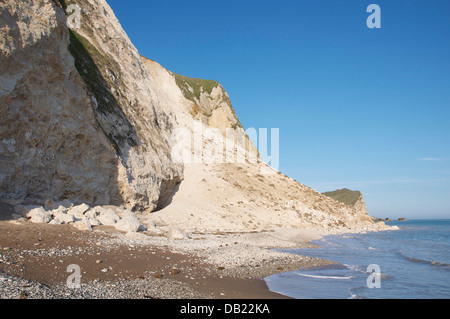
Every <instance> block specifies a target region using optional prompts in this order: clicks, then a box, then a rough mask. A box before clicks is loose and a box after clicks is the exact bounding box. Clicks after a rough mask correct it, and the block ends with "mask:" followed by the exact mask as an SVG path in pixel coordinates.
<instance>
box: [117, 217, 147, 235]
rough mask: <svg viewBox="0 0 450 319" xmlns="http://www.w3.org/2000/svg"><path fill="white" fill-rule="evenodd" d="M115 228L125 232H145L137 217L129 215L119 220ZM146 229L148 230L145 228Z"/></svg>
mask: <svg viewBox="0 0 450 319" xmlns="http://www.w3.org/2000/svg"><path fill="white" fill-rule="evenodd" d="M115 227H116V229H117V230H120V231H124V232H138V231H142V230H144V226H143V225H142V224H141V223H140V222H139V220H138V219H137V217H136V216H131V215H127V216H124V218H122V219H121V220H119V221H118V222H117V223H116V224H115ZM145 229H146V228H145Z"/></svg>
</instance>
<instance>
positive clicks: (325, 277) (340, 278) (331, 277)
mask: <svg viewBox="0 0 450 319" xmlns="http://www.w3.org/2000/svg"><path fill="white" fill-rule="evenodd" d="M296 274H297V275H299V276H303V277H309V278H318V279H339V280H342V279H344V280H346V279H352V278H353V276H347V277H344V276H318V275H306V274H300V273H296Z"/></svg>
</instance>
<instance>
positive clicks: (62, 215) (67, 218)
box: [53, 211, 75, 224]
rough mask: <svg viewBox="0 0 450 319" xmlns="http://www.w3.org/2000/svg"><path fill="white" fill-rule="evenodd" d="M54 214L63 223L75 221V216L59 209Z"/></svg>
mask: <svg viewBox="0 0 450 319" xmlns="http://www.w3.org/2000/svg"><path fill="white" fill-rule="evenodd" d="M53 216H54V217H55V218H57V219H59V220H60V221H61V222H62V223H63V224H69V223H73V222H75V217H74V216H73V215H71V214H66V213H62V212H59V211H58V212H56V213H53Z"/></svg>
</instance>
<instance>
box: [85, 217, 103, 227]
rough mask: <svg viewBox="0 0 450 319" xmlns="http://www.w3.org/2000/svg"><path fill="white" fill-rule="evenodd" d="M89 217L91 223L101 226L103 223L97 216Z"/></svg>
mask: <svg viewBox="0 0 450 319" xmlns="http://www.w3.org/2000/svg"><path fill="white" fill-rule="evenodd" d="M87 219H88V220H89V223H90V224H91V225H92V226H100V225H101V223H100V222H99V221H98V220H97V218H93V217H87Z"/></svg>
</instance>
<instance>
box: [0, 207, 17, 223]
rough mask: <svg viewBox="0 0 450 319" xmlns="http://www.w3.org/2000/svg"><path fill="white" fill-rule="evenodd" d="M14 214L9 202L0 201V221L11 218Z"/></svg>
mask: <svg viewBox="0 0 450 319" xmlns="http://www.w3.org/2000/svg"><path fill="white" fill-rule="evenodd" d="M12 214H14V207H13V206H12V205H10V204H7V203H4V202H0V221H5V220H12V219H13V218H12Z"/></svg>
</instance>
